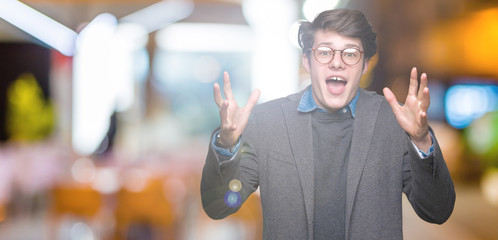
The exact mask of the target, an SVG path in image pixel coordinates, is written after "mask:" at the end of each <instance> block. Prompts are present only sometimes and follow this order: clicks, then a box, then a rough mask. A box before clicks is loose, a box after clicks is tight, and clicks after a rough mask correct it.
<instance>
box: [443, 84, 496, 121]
mask: <svg viewBox="0 0 498 240" xmlns="http://www.w3.org/2000/svg"><path fill="white" fill-rule="evenodd" d="M497 103H498V86H494V85H476V84H468V85H455V86H452V87H450V88H449V89H448V91H447V93H446V98H445V111H446V119H447V121H448V123H449V124H450V125H451V126H453V127H455V128H465V127H467V126H468V125H469V124H471V123H472V121H474V120H475V119H477V118H479V117H481V116H483V115H484V114H485V113H487V112H490V111H493V110H498V109H497V108H498V104H497Z"/></svg>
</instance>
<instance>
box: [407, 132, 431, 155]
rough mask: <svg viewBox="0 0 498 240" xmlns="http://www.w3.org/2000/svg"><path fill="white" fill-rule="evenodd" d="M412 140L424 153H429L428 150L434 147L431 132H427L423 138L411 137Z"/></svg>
mask: <svg viewBox="0 0 498 240" xmlns="http://www.w3.org/2000/svg"><path fill="white" fill-rule="evenodd" d="M410 140H411V141H412V142H413V144H415V145H416V146H417V147H418V148H419V149H421V150H422V151H424V152H427V151H428V149H429V148H430V147H431V146H432V137H431V135H430V134H429V132H427V133H426V134H425V135H424V136H423V137H418V138H415V137H413V136H410Z"/></svg>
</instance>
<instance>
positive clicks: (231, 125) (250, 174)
mask: <svg viewBox="0 0 498 240" xmlns="http://www.w3.org/2000/svg"><path fill="white" fill-rule="evenodd" d="M223 84H224V87H223V91H224V94H225V97H226V99H223V97H222V96H221V90H220V86H219V85H218V84H216V83H215V84H214V100H215V102H216V104H217V105H218V108H219V110H220V122H221V124H220V128H219V129H217V130H216V131H215V132H214V133H213V135H212V136H211V139H212V141H211V143H210V144H209V151H208V155H207V158H206V163H205V165H204V168H203V172H202V179H201V198H202V204H203V208H204V211H205V212H206V213H207V214H208V216H210V217H211V218H213V219H221V218H224V217H226V216H228V215H230V214H232V213H234V212H236V211H237V210H238V209H239V208H240V206H241V205H242V203H243V202H244V201H245V200H246V199H247V197H248V196H249V195H250V194H251V193H252V192H253V191H254V190H255V189H256V187H254V186H256V185H257V183H253V182H255V180H254V179H257V164H255V163H256V161H251V157H250V155H251V154H250V152H251V151H250V146H249V145H248V144H247V143H244V146H242V147H243V148H244V151H243V153H241V151H235V152H233V153H234V156H226V155H223V154H220V153H219V152H217V151H216V150H215V147H216V145H218V146H223V148H227V149H230V148H232V146H234V145H235V144H236V143H237V141H238V140H239V138H240V137H241V135H242V132H243V131H244V129H245V128H246V125H247V123H248V120H249V115H250V113H251V111H252V108H253V107H254V105H255V104H256V102H257V101H258V99H259V95H260V93H259V90H255V91H254V92H253V93H252V94H251V96H250V97H249V100H248V102H247V105H246V106H244V107H242V108H241V107H239V106H238V105H237V103H236V102H235V99H234V97H233V95H232V90H231V84H230V78H229V76H228V73H226V72H225V73H224V77H223ZM215 134H216V135H215ZM218 134H219V135H218ZM217 135H218V136H217ZM241 155H244V159H247V160H244V163H243V164H241V160H240V159H241ZM252 159H254V158H252ZM227 160H230V161H227ZM241 165H242V166H241ZM233 179H237V180H239V181H241V182H242V189H241V190H240V191H239V192H236V194H235V196H240V198H241V199H240V204H239V205H236V206H233V205H232V206H230V205H231V204H227V203H226V202H225V195H226V194H227V193H229V192H230V187H229V183H230V181H232V180H233ZM237 194H240V195H237Z"/></svg>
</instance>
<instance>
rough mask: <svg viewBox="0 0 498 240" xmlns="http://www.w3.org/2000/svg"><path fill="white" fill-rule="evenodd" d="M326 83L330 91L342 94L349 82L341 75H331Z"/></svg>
mask: <svg viewBox="0 0 498 240" xmlns="http://www.w3.org/2000/svg"><path fill="white" fill-rule="evenodd" d="M326 83H327V88H328V90H329V92H330V93H332V94H341V93H342V92H344V90H345V89H346V84H347V83H348V82H347V81H346V80H344V79H343V78H341V77H331V78H330V79H328V80H327V81H326Z"/></svg>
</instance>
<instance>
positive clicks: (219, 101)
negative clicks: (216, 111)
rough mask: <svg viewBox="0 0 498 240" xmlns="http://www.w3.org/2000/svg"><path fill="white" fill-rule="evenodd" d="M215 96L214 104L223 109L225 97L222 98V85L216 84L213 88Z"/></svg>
mask: <svg viewBox="0 0 498 240" xmlns="http://www.w3.org/2000/svg"><path fill="white" fill-rule="evenodd" d="M213 96H214V102H215V103H216V105H218V108H221V105H222V104H223V97H222V96H221V90H220V85H219V84H218V83H215V84H214V86H213Z"/></svg>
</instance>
